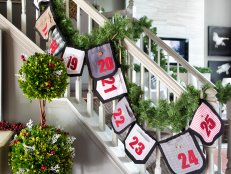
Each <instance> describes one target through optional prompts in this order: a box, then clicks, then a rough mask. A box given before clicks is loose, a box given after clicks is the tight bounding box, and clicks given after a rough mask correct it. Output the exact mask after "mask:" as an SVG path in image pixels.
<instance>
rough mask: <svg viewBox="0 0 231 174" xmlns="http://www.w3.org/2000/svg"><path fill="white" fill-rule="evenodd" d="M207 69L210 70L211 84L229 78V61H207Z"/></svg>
mask: <svg viewBox="0 0 231 174" xmlns="http://www.w3.org/2000/svg"><path fill="white" fill-rule="evenodd" d="M208 67H210V68H211V69H212V73H211V81H212V82H213V83H215V82H216V81H217V80H223V78H231V61H209V62H208Z"/></svg>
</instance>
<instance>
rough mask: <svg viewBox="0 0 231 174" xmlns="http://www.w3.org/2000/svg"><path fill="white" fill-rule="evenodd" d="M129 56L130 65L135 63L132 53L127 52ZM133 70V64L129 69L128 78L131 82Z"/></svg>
mask: <svg viewBox="0 0 231 174" xmlns="http://www.w3.org/2000/svg"><path fill="white" fill-rule="evenodd" d="M127 57H128V65H133V63H132V62H133V57H132V55H131V54H129V53H128V52H127ZM132 72H133V66H131V67H130V68H129V70H128V79H129V82H132V78H133V76H132Z"/></svg>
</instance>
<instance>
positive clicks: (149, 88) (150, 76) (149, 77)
mask: <svg viewBox="0 0 231 174" xmlns="http://www.w3.org/2000/svg"><path fill="white" fill-rule="evenodd" d="M151 44H152V40H151V38H148V55H149V57H150V59H151V53H152V52H151ZM151 78H152V74H151V73H150V72H148V98H150V99H151V97H152V94H151V87H152V86H151V85H152V81H151V80H152V79H151Z"/></svg>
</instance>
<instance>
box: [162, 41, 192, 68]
mask: <svg viewBox="0 0 231 174" xmlns="http://www.w3.org/2000/svg"><path fill="white" fill-rule="evenodd" d="M161 39H162V40H163V41H164V43H166V44H167V45H168V46H169V47H170V48H172V49H173V50H174V51H175V52H177V53H178V54H179V55H180V56H182V57H183V58H184V59H185V60H187V61H188V46H189V42H188V39H181V38H164V37H161ZM164 55H165V56H167V55H168V54H167V52H165V51H164ZM169 62H170V64H176V61H175V59H174V58H172V57H171V56H170V57H169Z"/></svg>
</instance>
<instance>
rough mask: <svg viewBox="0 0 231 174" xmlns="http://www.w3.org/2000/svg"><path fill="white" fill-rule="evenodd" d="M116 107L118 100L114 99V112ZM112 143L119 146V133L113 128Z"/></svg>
mask: <svg viewBox="0 0 231 174" xmlns="http://www.w3.org/2000/svg"><path fill="white" fill-rule="evenodd" d="M115 108H116V101H115V100H113V101H112V112H113V113H114V112H115ZM112 145H113V146H118V136H117V134H116V133H115V132H114V130H112Z"/></svg>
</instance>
